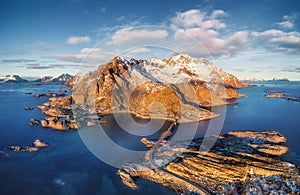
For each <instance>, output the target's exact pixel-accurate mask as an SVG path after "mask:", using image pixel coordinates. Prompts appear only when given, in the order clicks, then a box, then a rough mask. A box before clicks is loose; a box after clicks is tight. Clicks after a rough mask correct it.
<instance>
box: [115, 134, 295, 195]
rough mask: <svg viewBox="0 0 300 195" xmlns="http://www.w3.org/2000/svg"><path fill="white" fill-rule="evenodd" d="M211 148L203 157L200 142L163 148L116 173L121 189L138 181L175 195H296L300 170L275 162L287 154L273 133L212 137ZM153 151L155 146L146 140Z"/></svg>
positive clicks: (282, 140)
mask: <svg viewBox="0 0 300 195" xmlns="http://www.w3.org/2000/svg"><path fill="white" fill-rule="evenodd" d="M211 139H216V142H215V145H214V146H213V148H212V149H211V150H209V151H201V150H200V147H201V144H202V143H203V140H202V139H197V140H193V141H192V142H191V143H190V142H168V141H166V142H162V143H161V144H160V145H161V147H159V148H154V149H153V148H152V149H151V150H149V151H147V152H146V153H145V156H144V158H143V159H140V160H139V161H138V162H129V163H127V164H126V165H124V166H123V167H122V168H121V169H119V171H118V174H119V175H120V177H121V179H122V181H123V183H124V184H125V185H127V186H128V187H130V188H132V189H136V188H137V187H138V186H137V183H136V180H137V179H138V178H143V179H146V180H150V181H152V182H155V183H158V184H161V185H163V186H166V187H168V188H171V189H173V190H174V191H176V192H177V193H179V194H181V193H182V194H207V193H210V194H272V193H275V194H298V193H299V192H300V191H299V190H300V188H299V186H300V178H299V170H298V169H297V168H296V167H295V166H294V165H292V164H290V163H287V162H283V161H280V160H277V159H275V158H274V157H277V156H281V155H283V154H284V153H286V152H287V151H288V148H287V147H286V146H285V142H286V138H285V137H284V136H283V135H282V134H280V133H278V132H275V131H265V132H252V131H246V132H230V133H228V134H226V135H224V136H219V137H212V138H211ZM142 142H143V143H145V144H146V145H147V147H151V145H154V144H155V142H153V141H148V140H146V139H145V138H143V139H142Z"/></svg>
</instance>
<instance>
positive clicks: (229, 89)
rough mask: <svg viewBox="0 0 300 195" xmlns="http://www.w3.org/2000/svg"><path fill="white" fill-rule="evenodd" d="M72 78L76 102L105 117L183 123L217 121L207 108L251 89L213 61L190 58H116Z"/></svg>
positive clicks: (221, 103)
mask: <svg viewBox="0 0 300 195" xmlns="http://www.w3.org/2000/svg"><path fill="white" fill-rule="evenodd" d="M72 80H73V82H72V83H73V95H72V98H73V100H74V101H75V103H76V104H78V105H82V106H85V107H93V109H95V110H96V111H97V112H98V113H100V114H108V113H112V112H124V111H125V112H130V113H132V114H135V115H136V116H137V117H140V118H149V117H150V116H151V117H154V118H164V117H166V118H167V119H168V120H174V118H177V117H179V118H180V119H181V121H183V122H188V121H197V120H205V119H208V118H212V117H216V116H217V115H216V114H215V113H212V112H210V111H209V110H207V109H203V108H207V107H211V106H217V105H224V104H228V102H227V101H226V99H227V98H238V97H241V95H240V94H238V93H237V91H236V88H240V87H245V86H247V85H246V84H243V83H241V82H240V81H239V80H238V79H237V78H236V77H235V76H234V75H232V74H229V73H226V72H224V71H223V70H221V69H220V68H219V67H217V66H216V65H215V64H213V63H212V62H209V61H208V60H206V59H204V58H201V59H196V58H192V57H190V56H188V55H177V56H174V57H172V58H168V59H152V60H136V59H131V60H126V59H124V58H122V57H115V58H114V59H113V60H111V61H110V62H108V63H106V64H104V65H100V66H99V67H98V69H96V70H95V71H93V72H89V73H86V74H84V75H75V76H74V77H73V78H72ZM154 102H158V103H159V104H153V103H154ZM162 107H163V108H164V109H162ZM182 110H188V112H183V111H182ZM164 111H165V113H164ZM199 113H200V115H201V116H198V114H199Z"/></svg>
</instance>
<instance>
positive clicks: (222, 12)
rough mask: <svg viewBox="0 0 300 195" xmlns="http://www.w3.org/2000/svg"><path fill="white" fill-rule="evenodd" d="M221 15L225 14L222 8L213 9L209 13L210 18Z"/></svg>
mask: <svg viewBox="0 0 300 195" xmlns="http://www.w3.org/2000/svg"><path fill="white" fill-rule="evenodd" d="M221 16H227V14H226V13H225V12H224V11H223V10H214V11H213V12H212V13H211V15H210V17H211V18H217V17H221Z"/></svg>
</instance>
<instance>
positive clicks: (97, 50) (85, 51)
mask: <svg viewBox="0 0 300 195" xmlns="http://www.w3.org/2000/svg"><path fill="white" fill-rule="evenodd" d="M101 51H102V50H101V49H100V48H83V49H81V50H80V53H82V54H91V53H100V52H101Z"/></svg>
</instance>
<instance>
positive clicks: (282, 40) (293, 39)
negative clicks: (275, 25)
mask: <svg viewBox="0 0 300 195" xmlns="http://www.w3.org/2000/svg"><path fill="white" fill-rule="evenodd" d="M251 34H252V35H253V36H254V37H255V38H257V40H256V41H257V42H259V43H260V45H262V46H264V47H265V48H267V49H270V50H272V51H278V52H285V53H294V54H300V33H299V32H297V31H291V32H284V31H282V30H275V29H271V30H266V31H262V32H252V33H251Z"/></svg>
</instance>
